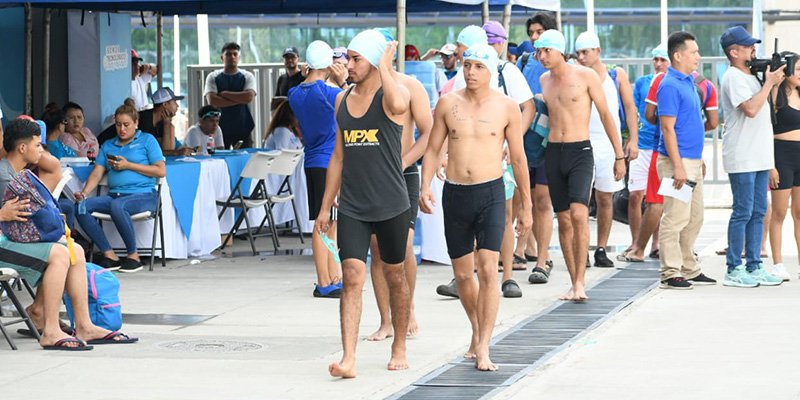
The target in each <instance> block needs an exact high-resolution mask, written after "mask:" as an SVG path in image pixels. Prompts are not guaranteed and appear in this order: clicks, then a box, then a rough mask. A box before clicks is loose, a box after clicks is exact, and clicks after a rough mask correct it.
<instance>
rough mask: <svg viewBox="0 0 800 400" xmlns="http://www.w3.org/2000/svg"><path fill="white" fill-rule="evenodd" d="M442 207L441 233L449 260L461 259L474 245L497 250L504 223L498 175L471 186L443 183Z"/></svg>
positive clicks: (504, 207) (502, 184) (501, 241)
mask: <svg viewBox="0 0 800 400" xmlns="http://www.w3.org/2000/svg"><path fill="white" fill-rule="evenodd" d="M442 208H443V209H444V236H445V240H446V241H447V253H448V255H450V258H451V259H453V260H455V259H458V258H461V257H463V256H465V255H467V254H469V253H471V252H472V251H473V249H475V248H477V249H478V250H481V249H487V250H491V251H500V245H501V244H502V243H503V230H504V229H505V222H506V194H505V184H504V183H503V178H502V177H500V178H498V179H495V180H492V181H489V182H485V183H479V184H475V185H460V184H456V183H451V182H446V183H445V184H444V190H443V192H442ZM476 243H477V247H476V245H475V244H476Z"/></svg>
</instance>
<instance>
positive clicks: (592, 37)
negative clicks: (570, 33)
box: [562, 31, 600, 53]
mask: <svg viewBox="0 0 800 400" xmlns="http://www.w3.org/2000/svg"><path fill="white" fill-rule="evenodd" d="M599 47H600V38H599V37H597V34H596V33H594V32H588V31H587V32H583V33H581V34H580V35H578V38H577V39H575V51H581V50H586V49H597V48H599ZM562 53H563V51H562Z"/></svg>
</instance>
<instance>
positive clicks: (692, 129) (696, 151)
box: [658, 67, 705, 160]
mask: <svg viewBox="0 0 800 400" xmlns="http://www.w3.org/2000/svg"><path fill="white" fill-rule="evenodd" d="M700 111H701V107H700V98H699V97H698V96H697V90H696V89H695V84H694V77H693V76H692V75H691V74H689V75H685V74H683V73H682V72H680V71H678V70H676V69H674V68H672V67H669V70H668V71H667V75H666V76H665V77H664V80H662V81H661V85H660V86H659V87H658V115H659V116H662V117H663V116H668V117H676V120H675V135H676V137H677V140H678V151H679V153H680V156H681V158H690V159H695V160H699V159H701V158H703V144H704V140H705V130H704V128H703V119H702V117H701V116H700ZM658 152H659V153H661V154H662V155H665V156H666V155H667V149H666V147H665V146H664V135H661V138H660V139H659V142H658Z"/></svg>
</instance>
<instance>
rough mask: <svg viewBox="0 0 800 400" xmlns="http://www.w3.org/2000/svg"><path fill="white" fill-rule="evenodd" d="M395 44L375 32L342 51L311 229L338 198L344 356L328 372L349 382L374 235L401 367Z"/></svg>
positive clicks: (405, 100)
mask: <svg viewBox="0 0 800 400" xmlns="http://www.w3.org/2000/svg"><path fill="white" fill-rule="evenodd" d="M396 47H397V42H390V43H389V44H388V45H387V42H386V40H385V39H384V38H383V35H381V34H380V33H379V32H377V31H374V30H368V31H363V32H361V33H359V34H358V35H356V36H355V37H354V38H353V40H352V41H351V42H350V45H349V46H348V55H349V57H350V59H349V61H348V64H347V69H348V72H349V74H350V77H351V78H352V79H353V82H354V83H355V85H354V86H352V87H351V88H350V89H348V90H347V91H345V92H344V93H340V94H339V95H338V96H337V98H336V121H337V123H338V132H337V135H336V145H335V147H334V150H333V155H332V156H331V160H330V164H329V165H328V175H327V180H326V183H325V195H324V197H323V199H322V207H321V208H320V213H319V216H318V217H317V220H316V224H315V226H314V229H317V230H319V231H320V232H322V233H325V232H326V231H327V230H328V227H329V226H330V209H331V206H332V205H333V200H334V197H336V194H337V193H338V194H339V246H340V248H341V249H340V251H339V256H340V258H341V260H342V272H343V288H342V296H341V303H340V306H339V312H340V314H341V329H342V347H343V350H344V354H343V355H342V360H341V361H340V362H338V363H332V364H331V365H330V366H329V367H328V372H329V373H330V374H331V375H332V376H335V377H341V378H355V376H356V369H355V362H356V341H357V340H358V325H359V323H360V322H361V289H362V288H363V286H364V280H365V279H366V267H367V266H366V260H367V249H369V241H370V235H372V234H373V233H375V235H376V236H377V240H378V247H379V248H380V253H381V254H380V257H381V261H382V262H383V272H384V277H385V279H386V283H387V284H388V286H389V304H390V308H391V315H392V324H393V325H394V342H393V343H392V356H391V359H390V360H389V365H388V368H389V370H399V369H406V368H408V362H407V360H406V332H407V331H408V312H409V293H408V283H407V282H406V275H405V271H404V270H403V261H404V260H405V254H406V240H407V237H408V217H407V211H408V208H409V204H408V192H407V190H406V183H405V181H404V180H403V168H402V159H401V136H402V133H403V126H402V125H401V123H402V122H403V118H404V116H405V115H406V113H407V112H408V105H409V96H410V95H409V93H408V90H407V89H406V88H405V87H403V86H402V85H400V84H399V83H398V82H397V81H396V80H395V79H394V77H393V73H392V56H393V55H394V51H395V48H396Z"/></svg>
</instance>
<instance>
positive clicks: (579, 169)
mask: <svg viewBox="0 0 800 400" xmlns="http://www.w3.org/2000/svg"><path fill="white" fill-rule="evenodd" d="M534 46H535V47H536V54H537V57H538V58H539V62H541V63H542V65H544V67H545V68H547V69H548V70H549V72H546V73H545V74H544V75H542V77H541V78H540V81H541V84H542V91H543V94H544V98H545V101H546V102H547V108H548V110H549V112H550V135H549V137H548V140H549V142H548V145H547V150H546V152H545V169H546V170H547V181H548V182H549V184H550V199H551V200H552V201H553V210H555V212H556V214H557V215H558V238H559V241H560V242H561V251H562V252H563V253H564V261H565V262H566V264H567V269H568V270H569V275H570V278H571V279H572V288H570V290H569V291H567V293H566V294H564V295H563V296H561V299H562V300H578V301H581V300H586V299H588V296H586V292H585V280H584V275H585V273H586V264H585V262H586V257H587V255H588V249H589V190H590V189H591V186H592V178H593V176H594V159H593V155H592V143H591V142H590V140H589V117H590V114H591V111H592V103H594V105H595V107H596V108H597V111H598V113H599V114H600V119H601V121H602V123H603V128H605V131H606V135H608V138H609V140H610V141H611V146H612V147H613V151H614V179H616V180H620V179H622V177H623V176H624V175H625V155H624V154H623V153H622V145H621V144H620V140H619V132H618V130H617V125H616V123H615V122H614V116H613V115H612V114H611V112H610V111H609V110H608V105H607V104H606V97H605V95H604V94H603V88H602V86H601V84H600V78H599V77H598V76H597V74H596V73H595V72H594V70H592V69H590V68H586V67H581V66H576V65H571V64H567V62H566V60H565V59H564V48H565V47H566V46H565V40H564V35H562V34H561V32H559V31H557V30H554V29H551V30H548V31H546V32H544V33H543V34H542V35H541V36H540V37H539V40H537V41H536V43H534Z"/></svg>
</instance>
